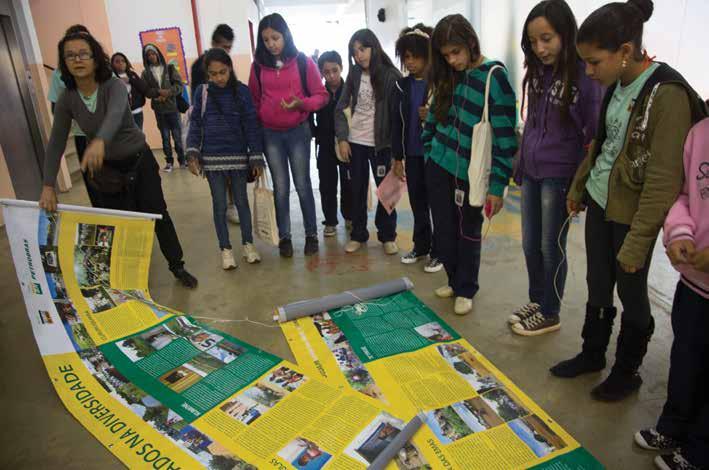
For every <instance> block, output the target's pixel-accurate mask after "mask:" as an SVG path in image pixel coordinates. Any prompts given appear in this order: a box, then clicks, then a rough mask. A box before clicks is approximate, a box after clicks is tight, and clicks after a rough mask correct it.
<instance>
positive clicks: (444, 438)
mask: <svg viewBox="0 0 709 470" xmlns="http://www.w3.org/2000/svg"><path fill="white" fill-rule="evenodd" d="M454 405H460V403H456V404H454ZM454 405H453V406H446V407H444V408H439V409H437V410H433V411H429V412H428V413H426V424H428V427H429V428H430V429H431V431H433V433H434V434H435V435H436V437H437V438H438V440H439V441H441V442H442V443H443V444H450V443H451V442H455V441H457V440H458V439H462V438H464V437H465V436H469V435H470V434H473V432H474V431H473V430H472V429H471V428H470V426H469V425H468V424H467V423H466V422H465V420H464V419H463V418H462V417H461V416H460V415H459V414H458V413H457V412H456V408H455V407H454Z"/></svg>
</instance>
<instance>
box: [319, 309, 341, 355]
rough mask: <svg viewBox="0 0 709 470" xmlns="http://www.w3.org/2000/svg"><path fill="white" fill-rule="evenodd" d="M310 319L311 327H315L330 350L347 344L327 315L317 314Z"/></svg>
mask: <svg viewBox="0 0 709 470" xmlns="http://www.w3.org/2000/svg"><path fill="white" fill-rule="evenodd" d="M312 318H313V325H315V328H316V329H317V330H318V333H320V336H322V338H323V339H324V340H325V343H326V344H327V347H328V348H329V349H330V350H332V349H336V348H338V347H339V346H340V344H343V343H345V344H349V342H348V341H347V338H345V334H344V333H343V332H342V330H340V327H339V326H337V324H335V322H334V321H333V320H332V317H330V314H329V313H318V314H315V315H313V316H312Z"/></svg>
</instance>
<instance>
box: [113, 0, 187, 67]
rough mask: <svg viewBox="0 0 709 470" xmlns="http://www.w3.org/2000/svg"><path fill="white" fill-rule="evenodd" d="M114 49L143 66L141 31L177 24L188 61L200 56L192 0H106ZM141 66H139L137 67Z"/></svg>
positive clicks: (134, 63)
mask: <svg viewBox="0 0 709 470" xmlns="http://www.w3.org/2000/svg"><path fill="white" fill-rule="evenodd" d="M105 1H106V12H107V14H108V21H109V28H110V30H111V38H112V39H113V50H114V51H116V52H118V51H120V52H123V53H124V54H125V55H126V56H128V59H129V60H130V61H131V63H132V64H133V66H134V67H136V66H137V65H140V67H139V68H140V69H142V63H143V57H142V52H141V46H140V34H139V33H140V32H141V31H146V30H149V29H158V28H170V27H173V26H177V27H179V28H180V31H181V33H182V44H183V47H184V49H185V57H186V58H187V64H188V67H189V64H191V62H192V60H194V58H195V57H197V42H196V40H195V34H194V23H193V22H192V6H191V4H190V0H149V1H146V0H105ZM136 68H138V67H136Z"/></svg>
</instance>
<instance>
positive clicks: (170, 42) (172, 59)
mask: <svg viewBox="0 0 709 470" xmlns="http://www.w3.org/2000/svg"><path fill="white" fill-rule="evenodd" d="M150 43H152V44H155V45H156V46H157V47H158V49H160V52H161V53H162V55H163V57H165V62H167V63H168V64H172V65H173V66H174V67H175V68H176V69H177V71H178V72H180V76H181V77H182V80H183V81H184V82H185V83H188V82H189V76H188V69H187V58H186V57H185V47H184V45H183V43H182V32H181V31H180V28H178V27H177V26H173V27H171V28H157V29H149V30H147V31H141V32H140V46H141V49H142V48H143V47H145V45H146V44H150Z"/></svg>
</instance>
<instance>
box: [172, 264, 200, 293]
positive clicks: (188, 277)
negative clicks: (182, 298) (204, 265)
mask: <svg viewBox="0 0 709 470" xmlns="http://www.w3.org/2000/svg"><path fill="white" fill-rule="evenodd" d="M172 274H174V275H175V279H177V280H178V281H180V283H181V284H182V285H183V286H185V287H187V288H188V289H194V288H195V287H197V284H198V282H197V278H196V277H194V276H193V275H192V274H190V273H188V272H187V270H185V268H180V269H176V270H175V271H173V272H172Z"/></svg>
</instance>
